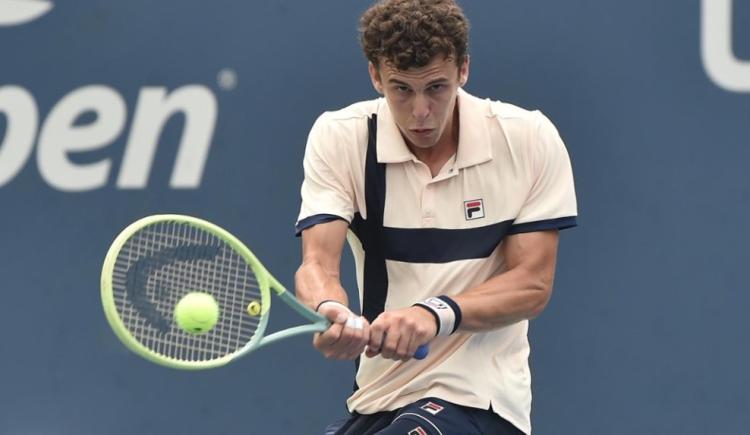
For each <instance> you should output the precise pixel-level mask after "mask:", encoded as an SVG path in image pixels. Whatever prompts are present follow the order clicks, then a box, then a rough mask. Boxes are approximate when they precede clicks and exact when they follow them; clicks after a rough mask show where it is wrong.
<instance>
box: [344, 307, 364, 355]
mask: <svg viewBox="0 0 750 435" xmlns="http://www.w3.org/2000/svg"><path fill="white" fill-rule="evenodd" d="M366 322H367V321H366V320H365V319H364V318H363V317H360V316H355V317H354V318H353V320H352V321H351V322H350V323H351V326H349V328H350V329H351V333H352V338H351V341H350V342H349V346H348V348H347V350H348V351H349V357H350V359H354V358H357V357H358V356H359V355H361V354H362V352H363V351H364V349H365V345H367V342H368V341H369V335H367V334H365V323H366Z"/></svg>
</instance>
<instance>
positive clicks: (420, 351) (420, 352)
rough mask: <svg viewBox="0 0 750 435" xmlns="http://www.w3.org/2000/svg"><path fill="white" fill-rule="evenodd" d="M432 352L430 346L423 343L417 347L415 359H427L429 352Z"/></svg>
mask: <svg viewBox="0 0 750 435" xmlns="http://www.w3.org/2000/svg"><path fill="white" fill-rule="evenodd" d="M429 353H430V347H429V346H428V345H426V344H423V345H421V346H419V347H418V348H417V351H416V352H414V359H425V358H427V354H429Z"/></svg>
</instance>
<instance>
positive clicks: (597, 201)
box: [0, 0, 750, 435]
mask: <svg viewBox="0 0 750 435" xmlns="http://www.w3.org/2000/svg"><path fill="white" fill-rule="evenodd" d="M257 3H258V4H252V2H236V1H234V2H230V1H224V0H215V1H211V2H204V1H196V0H182V1H173V0H168V1H161V2H152V1H144V0H131V1H127V2H106V1H86V2H84V1H79V2H62V1H60V2H55V3H54V7H53V8H52V9H51V10H49V11H48V12H47V13H46V14H44V15H42V16H40V17H38V18H37V19H35V20H32V21H30V22H28V23H24V24H17V25H9V23H8V22H7V21H8V20H4V19H3V18H4V17H3V14H6V15H5V18H8V17H10V15H9V14H10V12H11V11H14V12H18V9H15V8H12V7H11V5H10V4H9V3H8V2H7V0H5V1H4V0H0V54H1V56H0V141H2V142H0V146H1V147H2V148H0V272H2V280H0V291H1V292H2V295H3V297H2V300H1V302H0V312H1V313H2V315H1V316H0V331H2V332H0V334H2V335H0V434H1V435H5V434H7V435H42V434H76V435H89V434H90V435H100V434H108V435H126V434H127V435H130V434H133V433H140V434H178V433H179V434H181V435H193V434H196V435H197V434H205V433H210V434H240V433H245V434H276V433H279V434H280V433H295V434H297V433H320V431H319V430H317V428H322V427H323V426H324V425H325V423H326V422H328V421H329V420H331V419H332V418H335V417H337V416H340V415H342V414H343V412H344V407H343V399H344V397H345V395H346V393H347V392H348V391H349V389H350V387H351V380H352V379H351V377H352V375H353V367H352V364H351V363H347V362H331V361H327V360H325V359H324V358H323V357H321V356H319V355H318V354H316V353H315V352H314V351H313V349H312V348H311V346H310V345H309V339H308V338H299V339H294V340H292V341H291V342H288V343H284V344H278V345H275V346H273V347H271V348H268V349H267V350H264V351H263V352H258V353H257V354H254V355H253V356H252V357H251V358H248V359H245V360H242V361H239V362H236V363H233V364H232V365H229V366H227V367H225V368H221V369H216V370H211V371H204V372H199V373H186V372H179V371H173V370H168V369H165V368H162V367H158V366H154V365H152V364H150V363H148V362H146V361H144V360H141V359H139V358H138V357H136V356H134V355H131V354H130V353H129V352H128V351H126V350H125V348H124V347H123V346H122V345H121V344H120V343H119V341H117V339H116V338H115V336H114V335H113V334H112V333H111V332H110V329H109V327H108V325H107V323H106V321H105V319H104V316H103V314H102V311H101V308H100V302H99V293H98V291H99V283H98V280H99V270H100V265H101V261H102V258H103V256H104V253H105V252H106V250H107V247H108V245H109V243H110V242H111V240H112V238H113V237H114V235H115V234H116V233H117V232H118V231H120V230H121V229H122V228H123V227H124V226H125V225H126V224H127V223H129V222H130V221H132V220H134V219H136V218H139V217H141V216H144V215H147V214H152V213H157V212H179V213H187V214H193V215H197V216H201V217H204V218H207V219H209V220H212V221H215V222H217V223H219V224H220V225H222V226H224V227H225V228H227V229H229V230H230V231H232V232H233V233H235V234H236V235H237V236H238V237H240V238H241V239H242V240H244V241H246V242H247V244H248V245H249V246H251V247H253V249H254V251H256V254H257V255H258V256H259V257H260V258H262V259H263V261H264V263H265V264H266V265H267V266H268V268H269V269H270V270H271V271H272V272H273V273H274V274H275V275H276V276H277V277H279V278H280V279H281V281H282V282H284V283H285V284H287V285H288V286H290V287H291V286H292V284H293V279H292V278H293V273H294V271H295V269H296V267H297V265H298V262H299V257H300V256H299V250H300V248H299V240H298V239H296V238H294V237H293V223H294V220H295V218H296V216H297V211H298V206H299V204H298V201H299V193H298V192H299V185H300V183H301V179H302V170H301V160H302V155H303V151H304V143H305V139H306V136H307V131H308V129H309V127H310V126H311V124H312V122H313V121H314V119H315V118H316V117H317V115H318V114H319V113H320V112H322V111H323V110H327V109H334V108H338V107H341V106H343V105H346V104H348V103H350V102H353V101H357V100H360V99H366V98H372V97H373V96H374V95H375V94H374V92H373V91H372V89H371V88H370V85H369V81H368V78H367V75H366V65H365V62H364V60H363V56H362V55H361V54H360V52H359V48H358V44H357V39H356V20H357V18H358V16H359V15H360V14H361V12H362V11H363V10H364V9H365V8H366V6H367V5H366V3H365V2H351V1H348V2H337V4H333V3H332V2H308V1H299V0H297V1H292V0H278V1H274V2H262V3H261V2H257ZM463 3H464V8H465V10H466V12H467V14H468V15H469V17H470V19H471V21H472V25H473V29H472V40H471V49H470V52H471V55H472V70H471V77H470V80H469V83H468V84H467V86H466V88H467V90H469V91H470V92H472V93H474V94H476V95H480V96H487V97H493V98H497V99H502V100H505V101H508V102H512V103H515V104H518V105H521V106H524V107H527V108H540V109H542V110H543V111H544V112H545V113H546V114H547V115H548V116H549V117H550V118H551V119H552V120H553V121H554V122H555V123H556V125H557V126H558V128H559V130H560V132H561V134H562V136H563V138H564V139H565V140H566V142H567V144H568V147H569V151H570V154H571V157H572V161H573V165H574V170H575V175H576V185H577V191H578V199H579V208H580V218H579V223H580V227H579V228H577V229H574V230H570V231H567V232H565V233H563V236H562V245H561V249H560V255H559V266H558V273H557V279H556V285H555V294H554V297H553V299H552V302H551V303H550V305H549V306H548V308H547V310H546V312H545V313H544V314H543V315H542V316H541V317H540V318H539V319H537V320H535V321H533V322H532V326H531V339H532V346H533V350H532V357H531V363H532V369H533V372H534V384H533V387H534V412H533V422H534V425H535V433H536V434H540V435H547V434H551V435H554V434H563V433H565V434H580V435H600V434H610V435H620V434H622V435H625V434H632V433H653V434H657V433H658V434H683V435H689V434H696V435H697V434H704V433H716V434H720V433H721V434H738V433H744V432H746V430H747V429H746V428H747V427H748V425H750V413H748V412H747V410H748V409H750V388H749V387H750V372H748V371H747V369H746V368H747V367H748V366H749V365H750V352H748V351H747V350H746V343H747V342H748V333H747V331H748V325H749V324H750V322H749V321H748V320H747V316H746V311H747V307H748V306H749V305H750V292H749V291H748V290H750V288H749V287H748V284H747V279H746V275H747V272H746V271H747V266H746V263H747V261H748V259H749V257H750V256H748V254H747V251H746V249H747V248H746V247H747V246H748V242H750V234H749V231H748V229H747V225H746V219H747V216H748V214H749V213H750V171H749V170H748V168H747V166H748V163H749V162H750V146H748V145H750V139H748V137H749V136H750V135H749V134H748V133H750V127H748V125H750V123H749V121H750V83H748V82H749V81H750V71H748V68H750V67H748V60H750V2H748V1H735V2H733V3H734V11H733V14H732V15H731V17H730V16H727V17H726V20H725V22H721V21H717V23H718V25H714V24H713V22H712V23H711V25H709V26H707V28H704V29H703V30H704V31H705V32H704V33H705V35H706V36H707V37H713V36H717V35H719V36H721V35H724V34H728V36H729V38H728V41H729V42H731V45H732V47H731V49H732V50H733V51H732V53H733V54H734V56H735V57H736V59H735V58H732V57H728V56H723V57H722V55H721V54H722V53H729V51H727V50H726V49H727V44H724V45H721V44H719V45H711V46H710V47H708V48H707V50H708V51H709V52H710V55H709V56H708V60H709V61H710V60H711V59H712V58H711V57H710V56H711V55H715V54H717V53H718V58H719V59H722V58H728V59H729V62H728V63H727V64H726V65H724V66H721V65H719V66H718V71H719V76H718V78H716V77H715V78H713V79H712V78H711V77H712V76H710V75H709V74H708V73H707V65H706V64H705V62H704V57H702V55H701V35H702V27H701V16H702V15H701V11H702V9H701V2H699V1H698V0H690V1H678V0H668V1H659V2H654V1H646V0H634V1H627V2H624V1H615V0H599V1H584V0H571V1H565V2H560V1H553V0H542V1H535V2H518V1H498V0H492V1H490V0H484V1H471V2H469V1H464V2H463ZM704 3H706V4H707V6H706V8H707V9H704V10H703V11H704V13H709V14H713V13H714V12H715V11H719V12H721V11H720V10H719V8H720V6H721V5H722V4H727V3H729V4H731V3H732V1H731V0H705V2H704ZM29 4H31V3H30V2H29ZM719 18H721V13H719ZM4 21H5V23H4ZM726 23H731V24H733V30H732V31H731V33H730V32H729V29H728V28H727V26H726ZM720 39H721V38H719V40H720ZM709 63H710V62H709ZM712 65H714V64H712V63H711V64H710V65H709V66H708V68H709V70H710V68H711V67H712ZM733 68H734V69H736V70H737V71H738V72H735V73H732V69H733ZM222 70H223V71H224V73H222V74H220V71H222ZM219 75H222V77H223V81H222V83H223V85H220V84H219V79H218V76H219ZM232 78H235V79H236V82H233V80H231V79H232ZM727 82H730V83H731V86H730V85H727ZM92 85H98V86H99V87H96V88H91V86H92ZM160 88H163V89H164V91H165V92H166V93H167V94H169V93H174V92H177V91H178V90H180V89H182V90H183V91H185V90H193V91H195V92H194V93H193V94H191V95H190V98H188V99H187V102H186V103H184V104H186V105H187V107H189V108H190V110H194V111H195V114H194V115H193V117H192V118H190V117H187V118H186V117H184V116H181V115H178V116H174V117H171V118H168V120H166V121H165V124H164V129H163V132H162V133H161V134H160V135H159V137H158V140H156V139H154V140H153V141H152V142H153V145H158V147H157V151H156V153H155V157H154V160H153V166H152V167H151V168H150V170H145V171H142V172H141V173H143V174H148V175H149V176H148V178H147V179H146V178H139V177H137V176H135V175H133V174H136V172H132V173H131V174H130V176H133V177H135V178H137V179H139V180H141V184H140V185H139V186H135V187H133V186H132V185H131V186H130V187H129V188H123V186H124V184H123V183H118V179H119V178H120V177H123V175H122V173H123V172H127V171H123V170H122V169H121V168H122V167H123V166H124V165H123V162H124V160H125V159H124V158H123V156H124V155H125V151H126V148H127V147H128V146H132V147H136V146H137V145H138V144H139V143H140V144H141V145H142V144H143V143H144V142H143V141H144V140H145V141H146V142H148V140H146V139H143V138H144V137H146V136H143V134H144V133H143V132H144V131H146V130H148V128H147V126H146V124H145V122H144V121H143V120H141V121H139V122H140V125H136V124H138V122H134V119H135V118H137V117H136V114H137V113H138V112H139V111H141V114H142V115H143V116H144V117H145V118H149V117H150V118H153V116H146V115H149V114H151V115H153V113H157V112H158V109H159V106H158V105H156V106H154V105H153V104H150V103H149V102H148V101H146V100H145V99H143V100H139V95H140V94H142V93H146V94H148V92H152V93H154V92H158V89H160ZM92 90H93V91H94V92H92ZM3 91H5V93H4V94H3ZM11 91H12V92H11ZM74 92H75V93H74ZM97 92H98V93H97ZM71 93H72V94H71ZM66 96H67V97H66ZM191 98H192V99H191ZM120 99H121V101H122V102H123V103H124V105H123V106H121V107H120V110H118V104H117V103H118V101H120ZM211 102H215V103H216V108H217V110H216V115H215V124H214V118H213V117H212V114H211V111H210V110H209V109H210V106H211V104H210V103H211ZM30 103H31V105H29V104H30ZM76 107H77V108H79V109H80V108H83V109H85V108H87V107H89V108H92V107H100V108H101V109H100V111H99V112H98V113H97V114H93V113H91V112H89V113H87V114H85V115H83V116H81V117H78V118H77V120H76V123H75V126H76V127H75V129H77V130H76V131H74V132H73V133H76V132H77V133H80V135H79V136H73V138H72V139H70V140H68V141H67V142H66V139H64V138H65V136H64V135H65V134H68V133H66V132H65V130H66V129H65V128H64V125H65V123H64V122H63V118H64V115H65V112H66V111H67V112H68V114H70V113H73V114H75V113H77V112H76V111H75V110H76ZM201 107H202V108H203V110H202V111H201V110H200V108H201ZM34 108H36V109H34ZM71 111H72V112H71ZM155 111H156V112H155ZM35 113H37V114H38V116H37V118H38V119H36V120H35V119H34V114H35ZM118 115H122V116H124V118H122V119H119V120H118ZM165 119H166V118H165ZM118 121H122V123H119V122H118ZM56 123H57V124H60V123H62V124H61V125H63V127H60V126H59V125H58V126H57V127H56V126H55V124H56ZM96 125H99V126H101V128H102V131H99V132H97V131H93V130H92V128H94V126H96ZM190 125H192V126H194V127H196V128H198V129H199V130H200V129H202V130H201V131H203V133H204V134H209V138H208V139H209V140H208V141H204V142H201V140H200V139H199V138H197V139H196V138H195V137H194V138H193V139H194V140H195V141H196V143H197V144H198V145H197V146H198V148H200V147H201V146H202V145H210V150H209V151H208V154H207V159H206V161H205V167H204V168H199V170H194V171H193V172H192V175H193V182H192V184H190V183H187V184H188V185H182V186H181V187H179V186H178V187H175V186H174V185H173V184H174V183H172V182H171V180H172V174H173V168H174V166H175V159H176V157H175V156H176V153H177V150H178V148H179V147H180V144H181V141H182V133H183V130H185V129H186V127H188V126H190ZM87 127H88V128H87ZM118 127H119V128H118ZM43 130H47V133H46V135H43V134H41V133H42V131H43ZM68 130H70V129H68ZM159 130H160V128H159V126H157V127H155V130H153V131H156V132H158V131H159ZM11 131H13V132H14V133H15V134H17V136H13V137H15V138H16V139H11V134H10V133H11ZM195 134H196V135H197V134H199V133H195ZM61 135H62V136H61ZM131 135H132V136H134V137H135V139H133V141H132V143H131V144H130V145H128V144H129V143H130V142H129V140H128V138H129V137H130V136H131ZM42 136H44V137H42ZM61 137H63V139H61ZM32 138H33V141H32ZM42 142H44V145H42ZM26 143H28V145H29V146H26V145H25V144H26ZM70 144H74V145H75V144H78V145H79V146H83V145H89V149H88V150H84V151H74V150H73V151H70V152H69V154H68V156H69V160H70V161H71V162H70V163H69V164H67V165H66V163H65V161H64V160H63V161H62V162H61V161H60V159H59V158H58V159H57V160H55V156H58V157H59V156H62V155H64V154H63V153H62V151H60V150H61V148H60V147H64V146H66V145H70ZM30 146H33V150H32V149H31V148H30ZM84 148H85V147H84ZM25 150H26V151H29V152H30V154H29V156H28V159H26V160H24V153H25ZM146 160H147V159H134V160H133V162H131V163H134V166H129V170H130V171H137V170H139V169H140V170H144V169H149V168H146V166H147V165H146ZM24 161H25V164H22V163H23V162H24ZM19 162H20V163H19ZM102 162H104V163H102ZM107 162H108V163H107ZM139 162H141V163H139ZM97 164H99V165H101V166H92V165H97ZM107 165H108V166H107ZM67 166H70V167H69V168H68V169H71V168H72V170H73V171H74V174H73V175H70V174H69V175H67V176H66V173H65V172H63V171H64V169H65V167H67ZM82 167H88V168H96V167H98V168H99V169H98V171H99V172H96V170H95V171H94V172H92V173H86V174H79V173H78V172H76V171H78V170H79V169H81V168H82ZM14 168H15V169H17V172H16V171H15V170H14ZM102 168H103V169H102ZM188 172H189V171H188ZM92 174H93V175H92ZM3 177H5V179H4V178H3ZM50 180H52V181H50ZM66 183H68V184H66ZM177 184H179V183H177ZM66 185H67V186H68V187H65V186H66ZM71 185H77V186H79V187H78V188H75V187H73V188H71ZM81 186H83V187H81ZM345 263H346V264H345V268H347V271H348V272H347V274H346V282H347V284H348V286H349V287H350V288H352V289H353V276H352V273H351V269H350V267H351V259H350V258H347V259H346V261H345ZM276 308H280V313H274V318H273V319H272V324H271V325H272V328H279V327H283V326H286V325H290V324H292V323H293V322H295V321H296V317H295V315H294V314H292V313H290V312H288V311H285V309H284V308H281V305H278V304H277V305H276Z"/></svg>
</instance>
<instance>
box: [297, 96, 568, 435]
mask: <svg viewBox="0 0 750 435" xmlns="http://www.w3.org/2000/svg"><path fill="white" fill-rule="evenodd" d="M458 108H459V119H460V124H459V125H460V131H459V144H458V151H457V153H456V155H455V156H454V157H453V158H452V159H450V160H449V161H448V162H447V163H446V164H445V165H444V167H443V168H442V169H441V170H440V172H439V173H438V175H437V176H435V177H434V178H433V177H432V175H431V173H430V170H429V168H428V167H427V165H425V164H424V163H422V162H420V161H419V160H418V159H417V158H416V157H415V156H414V155H413V154H412V153H411V151H409V149H408V147H407V146H406V144H405V142H404V140H403V138H402V136H401V134H400V132H399V130H398V127H397V126H396V124H395V122H394V120H393V118H392V116H391V113H390V110H389V108H388V104H387V102H386V100H385V99H382V98H380V99H376V100H371V101H365V102H360V103H357V104H354V105H351V106H349V107H347V108H345V109H342V110H339V111H336V112H326V113H324V114H323V115H321V116H320V117H319V118H318V120H317V121H316V122H315V124H314V126H313V128H312V130H311V132H310V136H309V138H308V143H307V149H306V152H305V159H304V169H305V180H304V182H303V184H302V206H301V211H300V214H299V219H298V221H297V232H298V233H300V232H301V231H303V230H304V229H305V228H308V227H310V226H312V225H316V224H318V223H321V222H327V221H330V220H333V219H344V220H346V221H348V222H349V223H350V231H349V233H348V237H347V239H348V241H349V245H350V247H351V249H352V252H353V254H354V259H355V263H356V268H357V284H358V287H359V295H360V304H361V306H362V310H363V315H364V316H365V317H367V318H368V319H370V320H372V319H374V318H375V317H377V315H378V314H380V313H381V312H382V311H383V310H391V309H397V308H403V307H408V306H411V305H412V304H414V303H415V302H417V301H420V300H423V299H425V298H427V297H430V296H439V295H449V296H450V295H456V294H459V293H461V292H462V291H464V290H466V289H469V288H471V287H474V286H476V285H478V284H480V283H482V282H485V281H487V280H488V279H490V278H491V277H493V276H496V275H498V274H500V273H502V272H503V271H504V270H505V262H504V259H503V256H502V254H501V251H500V249H499V246H500V244H501V243H502V240H503V237H504V236H506V235H509V234H516V233H521V232H530V231H541V230H548V229H563V228H568V227H572V226H575V225H576V214H577V211H576V198H575V191H574V186H573V175H572V171H571V166H570V160H569V158H568V154H567V151H566V149H565V146H564V144H563V142H562V140H561V139H560V136H559V135H558V133H557V130H556V129H555V127H554V126H553V125H552V123H551V122H550V121H549V120H548V119H547V118H546V117H545V116H544V115H542V114H541V113H540V112H538V111H533V112H532V111H527V110H524V109H521V108H519V107H516V106H513V105H510V104H506V103H501V102H493V101H490V100H482V99H479V98H476V97H474V96H471V95H469V94H468V93H466V92H465V91H463V90H459V93H458ZM368 208H369V210H368ZM527 330H528V321H521V322H518V323H515V324H512V325H509V326H506V327H503V328H500V329H497V330H493V331H487V332H482V333H472V334H468V333H456V334H453V335H451V336H448V337H436V338H435V339H434V340H433V341H432V342H430V353H429V355H428V357H427V358H426V359H424V360H422V361H417V360H411V361H408V362H405V363H404V362H396V361H391V360H386V359H383V358H381V357H379V356H377V357H375V358H367V357H364V356H363V357H362V358H361V359H360V364H359V369H358V371H357V377H356V382H357V386H358V389H357V390H356V391H355V392H354V393H353V394H352V396H351V397H349V399H348V401H347V404H348V407H349V410H350V411H356V412H358V413H360V414H371V413H375V412H379V411H386V410H393V409H397V408H400V407H402V406H405V405H407V404H409V403H411V402H414V401H416V400H419V399H422V398H424V397H438V398H441V399H444V400H447V401H450V402H453V403H456V404H460V405H465V406H472V407H477V408H483V409H488V408H490V407H492V409H493V410H494V411H495V412H496V413H497V414H499V415H501V416H502V417H503V418H505V419H506V420H508V421H510V422H511V423H513V424H514V425H515V426H516V427H518V428H519V429H521V430H522V431H524V432H525V433H527V434H528V433H530V431H531V423H530V411H531V383H530V382H531V379H530V375H529V367H528V355H529V343H528V340H527Z"/></svg>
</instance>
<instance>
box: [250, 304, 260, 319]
mask: <svg viewBox="0 0 750 435" xmlns="http://www.w3.org/2000/svg"><path fill="white" fill-rule="evenodd" d="M247 314H249V315H251V316H257V315H258V314H260V302H258V301H252V302H250V303H249V304H247Z"/></svg>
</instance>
